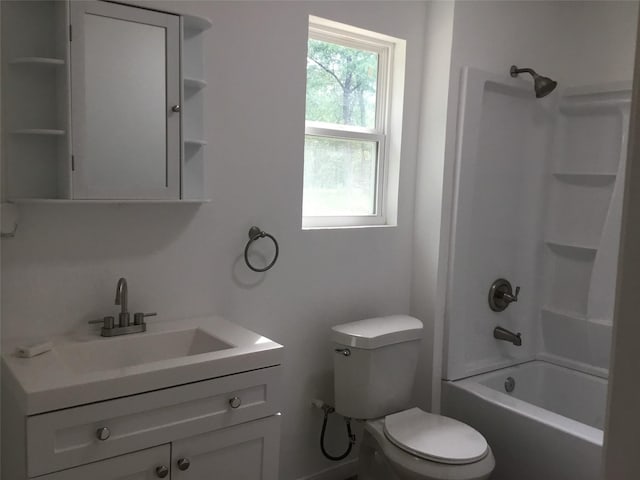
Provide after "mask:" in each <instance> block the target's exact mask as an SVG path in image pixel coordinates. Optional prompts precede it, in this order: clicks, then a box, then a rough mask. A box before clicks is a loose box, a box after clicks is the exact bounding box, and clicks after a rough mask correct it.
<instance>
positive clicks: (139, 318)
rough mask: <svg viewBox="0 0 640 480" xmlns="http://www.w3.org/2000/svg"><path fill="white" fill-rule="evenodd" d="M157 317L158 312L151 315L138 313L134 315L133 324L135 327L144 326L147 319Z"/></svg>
mask: <svg viewBox="0 0 640 480" xmlns="http://www.w3.org/2000/svg"><path fill="white" fill-rule="evenodd" d="M156 315H158V313H157V312H151V313H143V312H138V313H134V314H133V324H134V325H142V324H143V323H144V319H145V317H155V316H156Z"/></svg>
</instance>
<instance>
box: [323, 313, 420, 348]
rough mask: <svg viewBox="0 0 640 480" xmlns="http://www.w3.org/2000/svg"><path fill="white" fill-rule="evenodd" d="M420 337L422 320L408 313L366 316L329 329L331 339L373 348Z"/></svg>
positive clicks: (347, 344)
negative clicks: (374, 316)
mask: <svg viewBox="0 0 640 480" xmlns="http://www.w3.org/2000/svg"><path fill="white" fill-rule="evenodd" d="M420 338H422V322H421V321H420V320H418V319H417V318H413V317H410V316H408V315H389V316H387V317H376V318H367V319H366V320H358V321H357V322H349V323H343V324H342V325H336V326H335V327H333V328H332V329H331V340H333V341H334V342H336V343H339V344H340V345H346V346H349V347H354V348H364V349H373V348H379V347H384V346H385V345H392V344H394V343H400V342H407V341H409V340H419V339H420Z"/></svg>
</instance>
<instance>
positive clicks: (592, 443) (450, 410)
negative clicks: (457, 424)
mask: <svg viewBox="0 0 640 480" xmlns="http://www.w3.org/2000/svg"><path fill="white" fill-rule="evenodd" d="M509 377H511V378H512V379H514V380H515V389H514V390H513V391H512V392H511V393H508V392H507V391H506V390H505V381H506V380H507V378H509ZM606 398H607V381H606V380H605V379H602V378H598V377H594V376H592V375H588V374H584V373H582V372H578V371H575V370H571V369H567V368H563V367H559V366H556V365H552V364H549V363H545V362H542V361H533V362H528V363H524V364H521V365H517V366H514V367H511V368H504V369H501V370H497V371H495V372H490V373H485V374H482V375H478V376H474V377H470V378H467V379H464V380H457V381H453V382H449V381H445V382H443V400H444V401H443V408H444V412H445V414H447V415H451V416H453V417H455V418H458V419H461V420H462V421H464V422H466V423H468V424H469V425H471V426H473V427H474V428H477V429H478V430H479V431H481V432H482V433H483V434H484V435H485V436H486V438H487V441H488V442H489V444H490V445H491V448H492V449H493V451H494V453H495V456H496V470H495V472H494V474H493V476H492V477H491V478H492V479H495V480H512V479H514V478H517V479H519V480H540V479H545V480H568V479H580V480H599V479H600V478H601V467H602V465H601V457H602V440H603V428H604V413H605V405H606Z"/></svg>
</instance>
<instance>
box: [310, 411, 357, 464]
mask: <svg viewBox="0 0 640 480" xmlns="http://www.w3.org/2000/svg"><path fill="white" fill-rule="evenodd" d="M311 404H312V405H313V406H314V407H316V408H319V409H321V410H322V411H323V412H324V420H322V431H321V432H320V450H322V454H323V455H324V456H325V457H327V458H328V459H329V460H333V461H334V462H337V461H340V460H343V459H345V458H347V456H348V455H349V454H350V453H351V449H352V448H353V445H354V444H355V443H356V436H355V435H354V434H353V432H352V431H351V419H350V418H349V417H344V421H345V423H346V424H347V436H348V437H349V446H348V447H347V450H346V451H345V452H344V453H343V454H342V455H337V456H333V455H331V454H330V453H329V452H327V450H326V449H325V448H324V434H325V433H326V431H327V421H328V420H329V414H331V413H335V411H336V409H335V408H333V407H332V406H331V405H327V404H326V403H324V402H323V401H322V400H313V401H312V402H311Z"/></svg>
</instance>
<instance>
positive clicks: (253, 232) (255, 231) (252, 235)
mask: <svg viewBox="0 0 640 480" xmlns="http://www.w3.org/2000/svg"><path fill="white" fill-rule="evenodd" d="M265 237H266V238H269V239H270V240H271V241H272V242H273V245H274V246H275V247H276V254H275V255H274V256H273V260H271V263H269V264H268V265H267V266H266V267H264V268H258V267H254V266H253V265H252V264H251V262H250V261H249V247H251V244H252V243H253V242H255V241H256V240H258V239H260V238H265ZM279 254H280V246H279V245H278V241H277V240H276V238H275V237H274V236H273V235H271V234H269V233H267V232H264V231H262V230H260V229H259V228H258V227H256V226H253V227H251V228H250V229H249V241H248V242H247V246H246V247H244V261H245V263H246V264H247V267H249V268H250V269H251V270H253V271H254V272H266V271H267V270H269V269H270V268H271V267H273V266H274V265H275V264H276V260H278V255H279Z"/></svg>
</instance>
